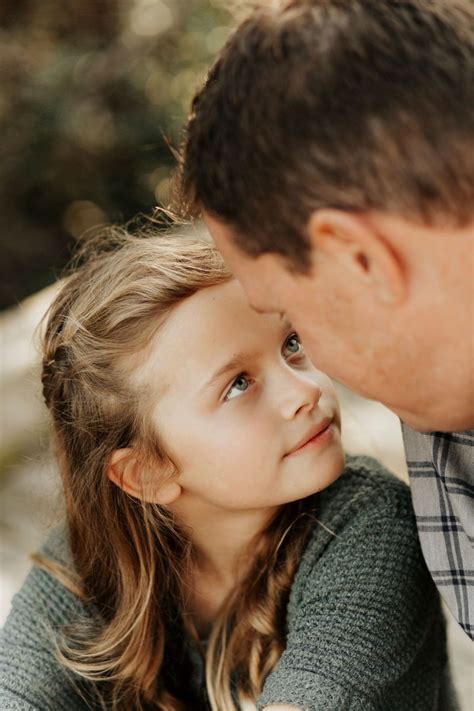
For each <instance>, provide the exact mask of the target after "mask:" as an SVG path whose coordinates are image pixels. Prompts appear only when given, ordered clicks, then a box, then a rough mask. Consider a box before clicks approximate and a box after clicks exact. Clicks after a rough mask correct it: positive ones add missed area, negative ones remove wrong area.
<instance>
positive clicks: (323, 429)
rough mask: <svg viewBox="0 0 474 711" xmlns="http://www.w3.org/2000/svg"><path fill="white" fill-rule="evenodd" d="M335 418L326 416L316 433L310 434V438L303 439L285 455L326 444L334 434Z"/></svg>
mask: <svg viewBox="0 0 474 711" xmlns="http://www.w3.org/2000/svg"><path fill="white" fill-rule="evenodd" d="M333 421H334V420H333V419H330V418H329V417H327V418H325V419H324V420H323V421H322V422H321V424H320V425H319V426H318V427H317V428H316V431H315V434H314V435H313V436H311V435H310V436H309V438H308V439H306V440H303V442H302V443H301V444H300V445H298V446H297V447H295V448H294V449H292V450H291V451H290V452H288V453H287V454H286V455H285V456H286V457H289V456H292V455H294V454H299V453H300V452H305V451H307V450H308V449H310V448H312V447H319V446H322V445H323V444H326V443H327V442H328V441H329V440H330V439H331V438H332V435H333V432H334V428H333V427H332V424H333Z"/></svg>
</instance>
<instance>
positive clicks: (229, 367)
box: [201, 352, 257, 391]
mask: <svg viewBox="0 0 474 711" xmlns="http://www.w3.org/2000/svg"><path fill="white" fill-rule="evenodd" d="M256 356H257V354H256V353H255V352H253V353H250V352H247V353H237V354H236V355H234V356H233V357H232V358H231V360H229V361H227V363H225V364H224V365H223V366H222V367H221V368H219V370H216V372H215V373H214V375H213V376H212V377H211V378H210V379H209V380H208V381H207V383H206V384H205V385H204V386H203V387H202V388H201V391H204V390H208V389H209V388H211V387H212V386H213V385H214V384H215V383H216V381H218V380H220V379H221V378H222V376H223V375H227V373H231V372H235V371H236V370H240V369H241V368H242V367H243V364H244V363H245V362H247V363H248V361H249V360H252V359H254V358H256Z"/></svg>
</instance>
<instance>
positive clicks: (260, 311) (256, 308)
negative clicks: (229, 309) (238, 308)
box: [249, 302, 291, 328]
mask: <svg viewBox="0 0 474 711" xmlns="http://www.w3.org/2000/svg"><path fill="white" fill-rule="evenodd" d="M249 306H250V308H251V309H252V311H255V312H256V313H257V314H264V315H266V316H269V315H270V314H278V316H279V318H280V321H283V323H284V324H285V325H286V326H288V327H290V328H291V323H290V321H289V320H288V317H287V316H286V314H285V312H284V311H276V310H275V311H269V310H267V309H261V308H260V307H259V306H255V304H252V302H249Z"/></svg>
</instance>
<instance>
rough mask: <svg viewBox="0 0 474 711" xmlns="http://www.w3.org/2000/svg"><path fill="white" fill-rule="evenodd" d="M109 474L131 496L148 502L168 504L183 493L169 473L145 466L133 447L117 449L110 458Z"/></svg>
mask: <svg viewBox="0 0 474 711" xmlns="http://www.w3.org/2000/svg"><path fill="white" fill-rule="evenodd" d="M107 476H108V477H109V479H110V480H111V481H113V483H114V484H116V485H117V486H118V487H120V488H121V489H123V490H124V491H125V492H127V494H130V496H134V497H135V498H136V499H140V500H141V501H146V502H147V503H153V504H161V505H162V506H167V505H169V504H172V503H173V502H174V501H176V499H177V498H178V497H179V496H180V495H181V491H182V489H181V486H180V485H179V484H178V482H177V481H176V480H175V479H170V478H169V475H167V476H164V477H163V479H164V480H163V481H160V479H161V472H159V471H156V470H155V471H151V470H149V469H148V468H145V467H144V465H143V463H142V462H141V461H140V460H139V458H138V457H137V454H136V452H135V449H134V448H133V447H124V448H123V449H116V450H115V451H114V452H113V453H112V456H111V457H110V459H109V463H108V466H107Z"/></svg>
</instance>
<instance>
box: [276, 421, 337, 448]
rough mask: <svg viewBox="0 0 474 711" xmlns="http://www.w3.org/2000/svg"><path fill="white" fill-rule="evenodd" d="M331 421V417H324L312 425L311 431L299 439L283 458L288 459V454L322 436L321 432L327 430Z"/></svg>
mask: <svg viewBox="0 0 474 711" xmlns="http://www.w3.org/2000/svg"><path fill="white" fill-rule="evenodd" d="M332 421H333V419H332V418H331V417H325V418H324V419H322V420H321V421H320V422H319V423H318V424H316V425H313V427H312V429H311V430H310V431H309V432H308V433H307V434H306V435H305V436H304V437H303V438H302V439H300V441H299V442H298V444H297V445H296V446H295V447H293V449H290V451H289V452H287V453H286V454H285V457H288V456H289V455H290V454H294V452H297V451H298V450H299V449H302V448H303V447H304V446H305V445H306V444H308V443H309V442H311V440H313V439H316V437H318V436H320V435H322V434H323V432H325V431H326V430H327V429H328V428H329V426H330V425H331V423H332Z"/></svg>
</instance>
